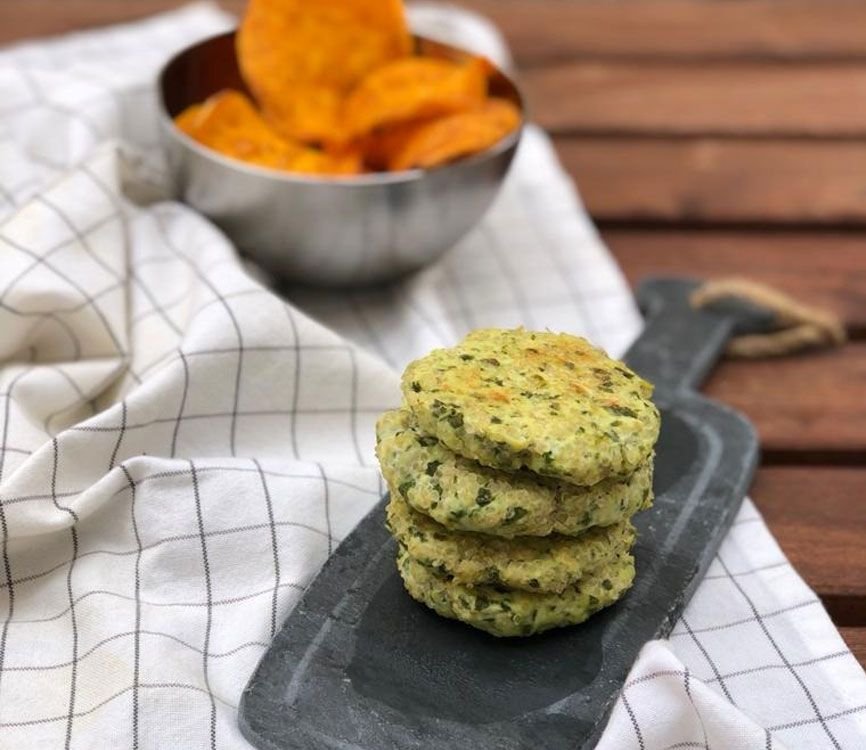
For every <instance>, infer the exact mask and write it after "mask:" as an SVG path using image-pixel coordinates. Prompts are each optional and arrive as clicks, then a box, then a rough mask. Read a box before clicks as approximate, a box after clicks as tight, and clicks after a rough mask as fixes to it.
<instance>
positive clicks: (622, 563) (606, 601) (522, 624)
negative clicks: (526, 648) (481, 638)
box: [397, 546, 634, 636]
mask: <svg viewBox="0 0 866 750" xmlns="http://www.w3.org/2000/svg"><path fill="white" fill-rule="evenodd" d="M397 568H398V570H399V572H400V576H401V577H402V578H403V583H404V585H405V586H406V590H407V591H408V592H409V594H410V596H412V598H413V599H416V600H417V601H419V602H421V603H422V604H426V605H427V606H428V607H430V608H431V609H432V610H434V611H435V612H436V613H437V614H440V615H442V616H443V617H450V618H453V619H456V620H461V621H462V622H465V623H466V624H467V625H471V626H472V627H474V628H479V629H481V630H485V631H487V632H488V633H491V634H492V635H495V636H516V635H532V634H533V633H540V632H542V631H544V630H549V629H551V628H557V627H563V626H565V625H576V624H577V623H580V622H583V621H584V620H586V619H587V618H588V617H590V616H591V615H593V614H594V613H595V612H598V610H600V609H602V608H604V607H607V606H609V605H611V604H613V603H614V602H615V601H616V600H617V599H619V598H620V597H621V596H622V595H623V594H624V593H625V592H626V591H627V590H628V589H629V587H630V586H631V584H632V581H633V580H634V559H633V558H632V557H631V555H629V554H623V555H621V556H620V557H619V558H618V559H617V560H616V561H614V562H611V563H609V564H608V565H607V566H605V567H603V568H600V569H598V570H597V571H595V572H594V573H591V574H589V575H587V576H586V577H584V578H583V579H582V580H580V581H579V582H578V583H577V584H575V585H573V586H571V587H569V588H567V589H566V590H565V591H563V592H562V593H561V594H545V593H530V592H528V591H513V590H508V589H503V588H500V587H493V586H476V587H471V586H466V585H463V584H460V583H457V582H456V581H453V580H451V581H449V580H448V579H447V578H444V577H442V576H439V575H437V574H436V573H434V572H433V571H432V570H431V569H430V568H428V567H426V566H424V565H422V564H421V563H419V562H417V561H415V560H413V559H412V558H411V557H410V556H409V554H408V553H407V552H406V550H405V548H403V547H402V546H398V552H397Z"/></svg>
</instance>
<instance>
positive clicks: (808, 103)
mask: <svg viewBox="0 0 866 750" xmlns="http://www.w3.org/2000/svg"><path fill="white" fill-rule="evenodd" d="M178 4H179V3H178V2H177V0H0V43H2V42H9V41H16V40H20V39H25V38H27V37H34V36H42V35H45V34H52V33H58V32H63V31H71V30H77V29H81V28H86V27H90V26H97V25H102V24H107V23H114V22H117V21H123V20H132V19H135V18H140V17H142V16H145V15H148V14H150V13H153V12H156V11H158V10H162V9H166V8H170V7H173V6H175V5H178ZM465 4H466V5H468V6H470V7H472V8H475V9H477V10H479V11H481V12H483V13H486V14H487V15H489V16H490V17H492V18H493V19H494V20H495V21H496V22H497V23H498V24H499V25H500V27H501V28H502V29H503V31H504V33H505V35H506V37H507V38H508V41H509V42H510V44H511V46H512V49H513V50H514V53H515V57H516V60H517V63H518V67H519V72H520V77H521V80H522V83H523V85H524V88H525V90H526V93H527V96H528V98H529V101H530V102H531V105H532V108H533V114H534V116H535V118H536V119H537V120H538V121H539V122H540V123H542V124H544V125H545V126H546V127H548V128H550V129H551V131H552V133H553V135H554V139H555V143H556V146H557V148H558V151H559V153H560V155H561V157H562V160H563V162H564V164H565V165H566V168H567V169H568V170H569V171H570V172H571V173H572V174H573V175H574V177H575V178H576V179H577V181H578V183H579V185H580V188H581V191H582V194H583V196H584V199H585V201H586V203H587V206H588V208H589V210H590V212H591V213H592V214H593V216H594V217H595V218H596V220H597V221H598V222H599V225H600V227H601V230H602V234H603V236H604V237H605V239H606V240H607V242H608V243H609V245H610V246H611V248H612V250H613V252H614V254H615V255H616V256H617V258H618V259H619V261H620V263H621V264H622V266H623V268H624V271H625V273H626V275H627V276H628V278H629V280H630V281H632V282H634V281H636V280H638V279H640V278H641V277H643V276H645V275H647V274H651V273H677V274H683V275H694V276H699V277H712V276H724V275H730V274H736V275H742V276H749V277H752V278H755V279H759V280H763V281H767V282H769V283H771V284H774V285H777V286H779V287H780V288H782V289H784V290H786V291H789V292H790V293H792V294H794V295H796V296H798V297H800V298H802V299H803V300H806V301H810V302H814V303H816V304H820V305H824V306H826V307H828V308H830V309H833V310H835V311H836V312H838V313H839V314H840V315H841V316H842V317H843V318H844V320H845V321H846V324H847V326H848V329H849V332H850V334H851V338H852V342H851V343H849V344H848V345H847V346H846V347H844V348H843V349H840V350H837V351H833V352H824V353H820V354H808V355H801V356H796V357H791V358H788V359H784V360H775V361H768V362H757V363H742V362H736V363H734V362H732V363H725V364H724V365H723V366H722V367H720V368H719V369H718V370H717V371H716V373H714V375H713V376H712V378H711V380H710V382H709V383H708V386H707V388H708V392H709V393H710V394H712V395H713V396H715V397H717V398H720V399H722V400H724V401H726V402H728V403H730V404H732V405H734V406H736V407H738V408H740V409H742V410H743V411H744V412H746V413H747V414H748V415H749V416H750V417H751V418H752V419H753V420H754V422H755V423H756V425H757V426H758V429H759V431H760V434H761V439H762V445H763V449H764V455H765V458H764V467H762V469H761V471H760V472H759V475H758V479H757V482H756V484H755V487H754V490H753V495H754V499H755V501H756V503H757V504H758V506H759V507H760V509H761V511H762V512H763V513H764V515H765V517H766V519H767V521H768V523H769V525H770V527H771V528H772V530H773V532H774V533H775V535H776V537H777V539H778V540H779V543H780V544H781V545H782V547H783V549H784V550H785V552H786V553H787V554H788V555H789V557H790V558H791V560H792V562H793V563H794V565H795V566H796V567H797V569H798V570H799V571H800V573H801V574H802V575H803V577H804V578H805V579H806V581H807V582H808V583H809V584H810V585H811V586H812V587H813V588H814V589H815V590H816V591H817V593H818V594H819V595H820V596H821V597H822V599H823V600H824V602H825V603H826V605H827V607H828V610H829V611H830V613H831V615H832V616H833V617H834V619H835V621H836V622H837V624H838V625H839V626H840V628H841V632H842V634H843V636H844V637H845V639H846V640H847V642H848V643H849V645H850V646H851V648H852V649H853V650H854V653H855V654H856V655H857V657H858V659H859V660H860V661H861V663H863V664H866V544H864V541H866V398H864V394H866V148H864V144H863V141H864V139H866V4H864V3H862V2H860V0H834V2H832V3H828V2H824V0H787V1H786V2H784V3H783V2H778V0H738V2H725V3H721V2H718V3H714V2H706V1H705V0H640V1H637V0H631V1H626V0H544V1H543V2H542V1H541V0H466V2H465ZM222 5H224V7H227V8H228V9H230V10H235V11H236V10H238V9H239V8H240V6H241V5H242V3H241V2H237V1H233V2H224V3H222Z"/></svg>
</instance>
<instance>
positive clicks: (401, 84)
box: [343, 57, 490, 137]
mask: <svg viewBox="0 0 866 750" xmlns="http://www.w3.org/2000/svg"><path fill="white" fill-rule="evenodd" d="M489 71H490V64H489V63H488V62H487V61H486V60H484V59H483V58H471V59H470V60H469V61H468V62H454V61H451V60H442V59H438V58H433V57H410V58H405V59H403V60H397V61H395V62H392V63H389V64H387V65H383V66H382V67H380V68H377V69H376V70H374V71H373V72H372V73H370V74H369V75H367V76H366V77H365V78H364V79H363V80H362V81H361V82H360V83H359V84H358V85H357V86H356V87H355V89H354V90H353V91H352V93H351V94H349V97H348V99H346V103H345V106H344V108H343V116H344V129H345V131H346V132H347V133H348V134H350V135H351V136H353V137H359V136H363V135H365V134H367V133H369V132H371V131H372V130H374V129H375V128H379V127H382V126H386V125H393V124H395V123H400V122H405V121H407V120H416V119H420V118H427V117H434V116H437V115H443V114H449V113H452V112H459V111H461V110H466V109H470V108H473V107H476V106H478V105H479V104H481V102H482V101H484V98H485V96H486V95H487V76H488V73H489Z"/></svg>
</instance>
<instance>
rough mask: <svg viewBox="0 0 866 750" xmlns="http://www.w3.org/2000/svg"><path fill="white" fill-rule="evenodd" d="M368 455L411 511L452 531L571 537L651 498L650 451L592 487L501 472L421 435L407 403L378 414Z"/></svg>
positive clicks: (611, 521)
mask: <svg viewBox="0 0 866 750" xmlns="http://www.w3.org/2000/svg"><path fill="white" fill-rule="evenodd" d="M376 437H377V445H376V453H377V454H378V457H379V463H380V465H381V468H382V473H383V474H384V475H385V479H386V480H387V481H388V484H389V485H390V486H391V487H392V488H394V489H395V490H396V491H397V493H398V494H399V495H400V496H401V497H402V498H403V499H404V500H406V502H407V503H409V505H411V506H412V507H413V508H414V509H415V510H417V511H420V512H421V513H424V514H426V515H428V516H430V517H431V518H433V519H435V520H436V521H438V522H439V523H441V524H442V525H443V526H445V527H447V528H449V529H452V530H457V531H474V532H480V533H485V534H494V535H496V536H502V537H509V538H510V537H514V536H546V535H548V534H551V533H557V534H565V535H570V536H574V535H577V534H581V533H583V532H584V531H586V530H587V529H589V528H592V527H594V526H609V525H611V524H615V523H619V522H621V521H623V520H625V519H627V518H629V517H631V516H632V515H633V514H634V513H636V512H637V511H639V510H643V509H645V508H648V507H649V506H650V505H651V504H652V476H653V465H652V457H650V459H649V460H647V461H646V462H645V463H643V464H641V465H640V466H639V467H637V469H636V471H635V472H634V473H633V474H632V475H631V476H629V477H628V478H626V479H620V478H616V479H605V480H602V481H601V482H599V483H598V484H595V485H593V486H592V487H578V486H577V485H573V484H569V483H566V482H561V481H558V480H555V479H551V478H548V477H541V476H538V475H537V474H531V473H530V472H527V471H521V472H516V473H513V474H509V473H506V472H503V471H498V470H496V469H490V468H488V467H486V466H482V465H481V464H479V463H477V462H475V461H470V460H468V459H465V458H463V457H462V456H458V455H457V454H455V453H454V452H453V451H452V450H450V449H449V448H446V447H445V446H444V445H443V444H442V443H441V442H439V440H437V439H436V438H434V437H431V436H429V435H425V434H423V433H422V432H421V431H420V430H419V429H418V427H417V425H416V424H415V420H414V418H413V416H412V414H411V412H409V411H408V409H405V408H403V409H395V410H393V411H389V412H385V414H383V415H382V417H381V418H380V419H379V423H378V424H377V426H376Z"/></svg>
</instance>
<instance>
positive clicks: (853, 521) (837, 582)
mask: <svg viewBox="0 0 866 750" xmlns="http://www.w3.org/2000/svg"><path fill="white" fill-rule="evenodd" d="M750 494H751V497H752V499H753V500H754V501H755V504H756V505H757V506H758V508H759V510H760V511H761V513H762V514H763V516H764V519H765V520H766V522H767V524H768V525H769V527H770V528H771V529H772V530H773V533H774V534H775V536H776V539H777V540H778V542H779V544H780V546H781V547H782V550H783V551H784V552H785V554H786V555H787V556H788V558H789V559H790V561H791V563H792V564H793V565H794V567H795V568H796V569H797V571H798V572H799V573H800V575H802V576H803V578H804V579H805V581H806V583H808V584H809V585H810V586H811V587H812V588H813V589H815V591H816V593H817V594H818V595H819V596H821V597H822V598H826V599H828V600H829V601H831V602H832V601H834V598H836V599H838V597H840V596H844V597H850V598H853V599H856V600H859V601H866V555H864V554H863V553H862V549H863V546H862V545H863V540H864V539H866V471H861V470H860V469H854V468H851V469H842V468H803V467H784V468H782V467H773V468H764V469H761V470H760V471H759V472H758V477H757V480H756V482H755V485H754V487H753V488H752V491H751V493H750ZM831 611H832V608H831ZM847 617H848V618H849V620H848V621H847V622H844V623H842V624H845V625H856V626H866V609H860V610H859V611H858V612H855V613H851V612H849V613H847Z"/></svg>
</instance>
